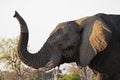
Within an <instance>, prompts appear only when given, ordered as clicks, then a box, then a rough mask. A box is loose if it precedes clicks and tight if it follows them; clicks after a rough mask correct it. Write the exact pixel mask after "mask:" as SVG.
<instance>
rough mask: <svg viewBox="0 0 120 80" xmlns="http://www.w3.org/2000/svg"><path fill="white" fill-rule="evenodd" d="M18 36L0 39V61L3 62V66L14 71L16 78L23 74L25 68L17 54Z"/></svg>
mask: <svg viewBox="0 0 120 80" xmlns="http://www.w3.org/2000/svg"><path fill="white" fill-rule="evenodd" d="M17 44H18V38H16V39H1V40H0V61H1V62H4V64H5V68H7V69H9V70H11V71H14V72H15V73H16V76H17V78H18V80H20V78H21V77H22V76H23V74H24V72H23V71H24V70H26V68H25V67H24V65H23V64H22V62H21V60H20V59H19V57H18V54H17Z"/></svg>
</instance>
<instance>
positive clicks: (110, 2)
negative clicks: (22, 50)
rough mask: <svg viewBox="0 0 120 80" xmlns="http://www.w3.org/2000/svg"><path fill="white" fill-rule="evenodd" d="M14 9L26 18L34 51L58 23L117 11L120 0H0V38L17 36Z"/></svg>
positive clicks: (118, 10)
mask: <svg viewBox="0 0 120 80" xmlns="http://www.w3.org/2000/svg"><path fill="white" fill-rule="evenodd" d="M15 10H17V11H18V12H19V13H20V14H21V16H22V17H23V18H24V19H25V20H26V22H27V24H28V26H29V31H30V38H29V45H30V48H31V49H32V50H33V51H37V50H39V49H40V47H41V46H42V45H43V44H44V42H45V41H46V39H47V38H48V36H49V34H50V32H51V31H52V30H53V29H54V28H55V26H56V25H57V24H58V23H60V22H64V21H69V20H75V19H79V18H81V17H84V16H90V15H94V14H96V13H109V14H120V0H0V38H15V37H16V36H18V35H19V32H20V30H19V24H18V21H17V20H16V19H15V18H13V15H14V11H15Z"/></svg>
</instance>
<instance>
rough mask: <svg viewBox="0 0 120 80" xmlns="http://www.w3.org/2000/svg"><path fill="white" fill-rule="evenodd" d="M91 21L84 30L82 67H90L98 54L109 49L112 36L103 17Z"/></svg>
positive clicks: (81, 53) (81, 48)
mask: <svg viewBox="0 0 120 80" xmlns="http://www.w3.org/2000/svg"><path fill="white" fill-rule="evenodd" d="M94 17H96V16H94ZM90 20H91V21H90V22H89V25H87V27H86V28H85V29H84V32H83V37H82V43H81V47H80V64H81V66H86V65H88V64H89V63H90V61H91V60H92V59H93V58H94V57H95V56H96V55H97V53H99V52H101V51H103V50H104V49H105V48H106V47H107V45H108V42H109V41H110V39H111V35H112V33H111V31H110V30H109V28H108V26H107V24H106V23H105V22H104V21H103V20H102V18H101V17H96V18H92V19H90Z"/></svg>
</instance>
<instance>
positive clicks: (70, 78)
mask: <svg viewBox="0 0 120 80" xmlns="http://www.w3.org/2000/svg"><path fill="white" fill-rule="evenodd" d="M58 80H81V79H80V76H79V75H78V74H69V75H67V74H64V75H62V76H60V78H59V79H58Z"/></svg>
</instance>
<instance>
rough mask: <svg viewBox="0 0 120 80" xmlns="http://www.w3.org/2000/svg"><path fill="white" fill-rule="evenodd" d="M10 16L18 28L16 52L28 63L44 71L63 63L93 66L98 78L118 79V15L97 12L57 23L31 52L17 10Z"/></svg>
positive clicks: (119, 71)
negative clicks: (18, 24) (18, 36)
mask: <svg viewBox="0 0 120 80" xmlns="http://www.w3.org/2000/svg"><path fill="white" fill-rule="evenodd" d="M14 17H16V18H17V19H18V21H19V23H20V28H21V33H20V39H19V44H18V54H19V57H20V59H21V60H22V61H23V62H24V63H25V64H27V65H28V66H31V67H33V68H36V69H39V70H40V71H47V70H50V69H52V68H54V67H56V66H59V65H60V64H62V63H65V62H67V63H70V62H76V63H77V64H78V65H79V66H83V67H84V66H87V65H88V66H89V67H90V68H91V69H93V71H95V72H96V74H97V79H98V80H120V77H119V73H120V16H119V15H107V14H102V13H101V14H96V15H94V16H90V17H85V18H82V19H78V20H74V21H69V22H63V23H60V24H59V25H57V27H56V28H55V29H54V30H53V31H52V33H51V34H50V36H49V38H48V39H47V41H46V43H45V44H44V45H43V47H42V48H41V49H40V50H39V51H38V52H37V53H35V54H31V53H30V52H28V50H27V43H28V34H29V32H28V27H27V25H26V22H25V21H24V20H23V18H22V17H21V16H20V15H19V14H18V13H17V12H15V15H14Z"/></svg>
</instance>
